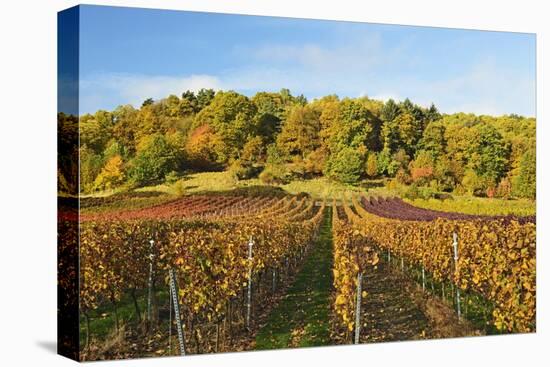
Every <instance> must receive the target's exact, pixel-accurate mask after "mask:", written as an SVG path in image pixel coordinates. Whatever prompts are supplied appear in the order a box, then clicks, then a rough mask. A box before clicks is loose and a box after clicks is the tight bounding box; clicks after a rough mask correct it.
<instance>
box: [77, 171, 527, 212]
mask: <svg viewBox="0 0 550 367" xmlns="http://www.w3.org/2000/svg"><path fill="white" fill-rule="evenodd" d="M179 185H180V188H179V189H178V188H177V187H176V186H177V185H168V184H161V185H156V186H147V187H142V188H139V189H136V190H134V191H130V192H112V191H111V192H100V193H96V194H94V195H88V196H86V197H85V198H84V200H83V202H82V203H83V205H82V212H83V213H89V212H98V211H112V210H128V209H138V208H144V207H148V206H152V205H156V204H161V203H163V202H166V201H169V200H173V199H176V198H178V197H179V196H181V195H182V194H184V195H195V194H219V193H222V194H223V193H229V192H240V191H242V192H243V193H244V192H247V193H281V192H286V193H288V194H293V195H295V194H300V193H307V194H309V195H311V196H312V197H313V198H315V199H324V198H326V199H332V198H336V199H340V198H341V197H342V196H343V195H344V194H345V193H348V194H349V193H366V194H368V195H374V196H382V197H387V196H400V194H399V193H400V192H401V191H402V190H403V188H401V191H400V190H398V189H389V188H387V187H386V186H385V185H384V181H383V180H366V181H364V182H362V183H361V185H360V186H352V185H346V184H342V183H338V182H334V181H331V180H329V179H327V178H325V177H320V178H314V179H309V180H295V181H292V182H290V183H288V184H285V185H274V186H270V185H265V184H263V183H262V182H261V181H260V180H259V179H250V180H235V179H234V178H233V177H232V176H231V174H230V173H229V172H201V173H192V174H189V175H187V176H185V177H184V178H182V179H181V181H180V183H179ZM109 194H110V196H109ZM407 201H409V202H410V203H411V204H413V205H415V206H419V207H422V208H427V209H434V210H442V211H453V212H461V213H467V214H482V215H507V214H514V215H534V214H535V212H536V207H535V201H534V200H528V199H514V200H504V199H495V198H491V199H490V198H477V197H471V196H453V197H452V199H446V200H439V199H415V200H407Z"/></svg>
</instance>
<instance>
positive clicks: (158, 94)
mask: <svg viewBox="0 0 550 367" xmlns="http://www.w3.org/2000/svg"><path fill="white" fill-rule="evenodd" d="M201 88H212V89H214V90H219V89H224V87H223V86H222V84H221V82H220V80H219V79H218V78H217V77H215V76H212V75H189V76H162V75H153V76H150V75H137V74H125V73H102V74H96V75H92V76H88V77H86V78H84V79H82V80H81V81H80V103H81V110H82V111H86V112H91V111H93V110H94V109H95V108H96V107H95V106H98V105H101V106H103V105H105V106H109V105H111V104H112V101H124V102H122V103H124V104H127V103H129V104H132V105H134V106H140V105H141V103H142V102H143V101H144V100H145V99H147V98H153V99H161V98H165V97H167V96H168V95H170V94H175V95H178V96H179V95H181V93H182V92H185V91H186V90H191V91H194V92H196V91H198V90H199V89H201Z"/></svg>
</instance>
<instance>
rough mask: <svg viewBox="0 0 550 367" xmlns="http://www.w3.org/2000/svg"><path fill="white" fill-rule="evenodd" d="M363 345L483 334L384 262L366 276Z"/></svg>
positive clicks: (362, 316)
mask: <svg viewBox="0 0 550 367" xmlns="http://www.w3.org/2000/svg"><path fill="white" fill-rule="evenodd" d="M363 289H364V290H365V291H367V293H368V294H367V297H366V298H365V299H364V300H363V303H362V305H361V309H362V310H361V311H362V312H361V321H362V325H361V326H362V330H361V338H360V342H361V343H372V342H389V341H404V340H418V339H432V338H449V337H460V336H468V335H479V332H478V331H476V330H474V328H473V327H472V326H471V325H470V324H469V323H468V322H465V321H460V322H459V320H458V318H457V317H456V314H455V312H454V311H453V310H452V309H451V307H450V306H449V305H448V304H446V303H443V302H442V301H441V300H439V299H438V298H436V297H433V296H430V295H428V294H427V293H425V292H423V291H422V289H420V287H419V286H418V285H417V284H416V283H415V282H414V281H413V280H411V279H409V278H408V277H407V276H405V275H404V274H403V273H401V271H400V270H399V269H397V268H395V267H390V266H389V265H388V263H386V262H385V261H381V262H380V263H379V264H378V266H377V268H376V269H370V270H369V271H367V272H366V274H365V275H364V277H363Z"/></svg>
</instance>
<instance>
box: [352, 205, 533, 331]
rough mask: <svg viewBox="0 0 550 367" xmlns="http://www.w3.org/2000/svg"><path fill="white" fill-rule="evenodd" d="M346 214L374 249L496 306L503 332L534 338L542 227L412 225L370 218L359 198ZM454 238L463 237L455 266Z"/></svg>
mask: <svg viewBox="0 0 550 367" xmlns="http://www.w3.org/2000/svg"><path fill="white" fill-rule="evenodd" d="M352 202H353V208H350V207H349V205H348V204H347V203H346V201H345V200H344V210H345V213H346V215H347V217H348V220H349V221H350V223H352V224H353V227H354V228H355V231H354V232H353V233H354V234H356V235H357V234H359V235H360V236H361V237H363V238H364V242H363V243H364V244H365V246H367V247H368V248H369V249H370V248H371V246H375V247H377V248H379V249H383V250H389V251H391V252H394V253H396V254H398V255H399V256H400V257H402V258H404V259H406V260H407V262H410V263H412V264H417V265H420V266H423V267H424V268H425V269H426V270H427V271H429V272H430V273H431V274H432V275H433V276H434V278H435V279H436V280H449V281H452V282H454V284H456V285H457V286H458V287H460V288H461V289H463V290H466V289H469V290H473V291H476V292H478V293H480V294H482V295H483V296H484V297H486V298H487V299H489V300H491V301H492V302H493V303H494V304H495V310H494V311H493V322H494V325H495V326H496V327H497V328H498V329H499V330H507V331H518V332H529V331H533V330H534V329H535V317H536V251H535V243H536V225H535V224H534V223H531V222H525V223H520V222H518V221H516V220H510V219H488V220H484V219H477V220H449V219H441V218H439V219H436V220H433V221H429V222H427V221H411V220H398V219H390V218H383V217H380V216H376V215H374V214H372V213H369V212H368V211H367V210H365V208H364V207H363V206H362V205H361V203H360V202H359V201H358V200H357V198H356V197H352ZM453 233H456V235H457V237H458V253H457V261H456V264H455V261H454V250H453Z"/></svg>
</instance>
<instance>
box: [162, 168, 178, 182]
mask: <svg viewBox="0 0 550 367" xmlns="http://www.w3.org/2000/svg"><path fill="white" fill-rule="evenodd" d="M178 179H179V175H178V173H177V172H176V171H170V172H168V173H167V174H166V176H164V182H166V183H167V184H170V185H171V184H173V183H175V182H176V181H178Z"/></svg>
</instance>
